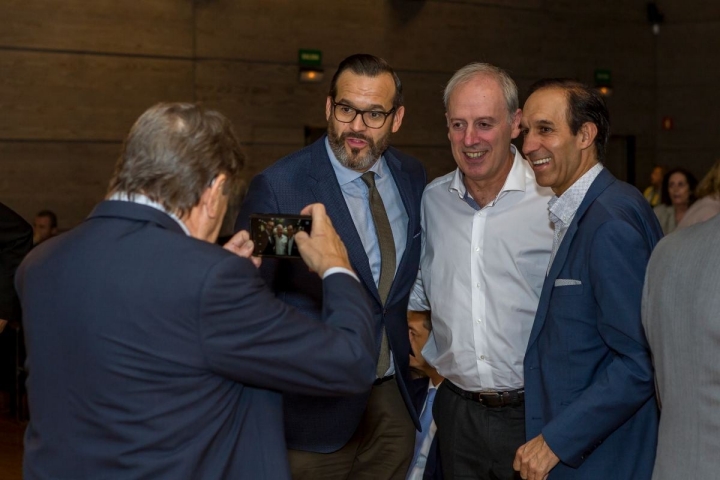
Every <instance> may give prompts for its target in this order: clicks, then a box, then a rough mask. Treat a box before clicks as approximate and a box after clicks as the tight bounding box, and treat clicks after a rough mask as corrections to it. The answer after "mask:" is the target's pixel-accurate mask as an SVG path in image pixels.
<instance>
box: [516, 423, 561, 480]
mask: <svg viewBox="0 0 720 480" xmlns="http://www.w3.org/2000/svg"><path fill="white" fill-rule="evenodd" d="M558 463H560V459H559V458H558V457H557V455H555V453H553V451H552V450H551V449H550V447H549V446H548V444H547V443H545V439H544V438H543V436H542V434H541V435H538V436H537V437H535V438H533V439H532V440H530V441H529V442H527V443H526V444H525V445H521V446H520V448H518V449H517V452H516V453H515V461H514V462H513V468H514V469H515V470H516V471H518V472H520V477H521V478H522V479H523V480H545V479H546V478H547V477H548V474H549V473H550V470H552V469H553V468H554V467H555V465H557V464H558Z"/></svg>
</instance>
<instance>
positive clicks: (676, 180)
mask: <svg viewBox="0 0 720 480" xmlns="http://www.w3.org/2000/svg"><path fill="white" fill-rule="evenodd" d="M696 186H697V180H696V179H695V177H694V176H693V174H692V173H690V172H688V171H687V170H685V169H684V168H673V169H672V170H670V171H668V172H667V173H666V174H665V177H663V184H662V203H661V204H660V205H658V206H657V207H655V208H654V209H653V210H655V215H657V217H658V220H659V221H660V226H661V227H662V230H663V233H664V234H665V235H667V234H668V233H671V232H672V231H674V230H675V227H677V224H678V223H680V222H681V221H682V219H683V217H684V216H685V213H686V212H687V210H688V208H690V205H692V204H693V202H694V201H695V193H694V192H695V187H696Z"/></svg>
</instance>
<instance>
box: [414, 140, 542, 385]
mask: <svg viewBox="0 0 720 480" xmlns="http://www.w3.org/2000/svg"><path fill="white" fill-rule="evenodd" d="M511 148H512V150H513V153H514V155H515V158H514V160H513V166H512V169H511V170H510V173H509V174H508V177H507V179H506V180H505V185H504V186H503V188H502V189H501V191H500V193H499V194H498V196H497V197H496V198H495V200H493V201H492V202H489V203H488V204H487V205H485V206H484V207H482V208H480V207H479V206H478V205H477V203H475V201H474V200H473V199H472V197H471V195H470V194H469V192H468V191H467V189H466V188H465V184H464V183H463V174H462V172H461V171H460V170H459V169H457V170H455V171H454V172H451V173H449V174H447V175H445V176H443V177H440V178H438V179H435V180H434V181H433V182H432V183H430V185H428V186H427V187H426V188H425V192H424V194H423V199H422V233H423V235H422V254H421V259H420V272H419V274H418V281H417V283H416V285H415V288H414V289H413V293H412V295H411V298H410V306H409V308H410V309H411V310H432V324H433V330H432V332H431V334H430V338H429V340H428V342H427V344H426V345H425V348H424V349H423V351H422V355H423V357H425V359H426V360H427V361H428V362H429V363H430V364H432V365H433V366H434V367H435V368H437V370H438V372H439V373H440V374H441V375H442V376H444V377H445V378H447V379H449V380H450V381H451V382H453V383H454V384H456V385H457V386H459V387H460V388H463V389H465V390H469V391H494V390H514V389H518V388H522V387H523V386H524V377H523V358H524V356H525V349H526V348H527V342H528V339H529V338H530V330H531V329H532V324H533V321H534V319H535V311H536V310H537V305H538V301H539V299H540V292H541V290H542V286H543V282H544V280H545V272H546V269H547V266H548V262H549V260H550V252H551V249H552V244H553V228H552V225H551V223H550V221H549V219H548V209H547V203H548V201H549V200H550V198H551V197H552V195H553V193H552V191H551V190H550V189H549V188H544V187H539V186H538V185H537V183H535V174H534V173H533V171H532V169H531V168H530V166H529V164H528V163H527V162H526V161H525V160H524V159H523V158H522V157H521V156H520V154H519V152H518V151H517V149H515V147H514V146H513V147H511Z"/></svg>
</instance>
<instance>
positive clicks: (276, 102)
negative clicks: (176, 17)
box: [196, 61, 330, 145]
mask: <svg viewBox="0 0 720 480" xmlns="http://www.w3.org/2000/svg"><path fill="white" fill-rule="evenodd" d="M196 68H197V72H196V75H197V85H196V94H197V100H198V101H200V102H203V103H204V104H205V105H207V106H208V107H211V108H216V109H217V110H219V111H220V112H222V113H223V114H225V115H227V116H228V118H230V119H231V120H232V121H233V124H234V125H235V129H236V131H237V133H238V135H239V136H240V139H241V140H242V141H244V142H249V143H254V142H264V143H268V142H272V143H275V144H288V143H289V144H293V145H297V144H300V145H302V143H303V141H304V126H305V125H311V126H320V127H322V126H324V125H326V123H327V122H326V120H325V99H326V98H327V91H328V88H329V84H330V79H329V78H326V79H325V82H323V83H320V84H312V83H311V84H308V83H299V82H298V69H297V67H296V66H288V65H278V64H264V63H262V64H261V63H245V62H233V61H200V62H198V63H197V67H196Z"/></svg>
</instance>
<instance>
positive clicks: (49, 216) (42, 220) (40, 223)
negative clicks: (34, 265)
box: [33, 210, 58, 245]
mask: <svg viewBox="0 0 720 480" xmlns="http://www.w3.org/2000/svg"><path fill="white" fill-rule="evenodd" d="M57 231H58V221H57V215H55V213H54V212H52V211H51V210H41V211H39V212H38V214H37V215H35V222H34V223H33V245H39V244H40V243H42V242H44V241H45V240H47V239H48V238H50V237H54V236H55V235H57Z"/></svg>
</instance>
